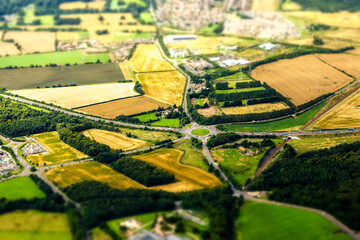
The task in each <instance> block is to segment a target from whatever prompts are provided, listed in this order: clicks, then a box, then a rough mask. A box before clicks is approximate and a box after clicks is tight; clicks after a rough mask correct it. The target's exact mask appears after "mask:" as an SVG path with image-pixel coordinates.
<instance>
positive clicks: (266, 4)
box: [251, 0, 279, 11]
mask: <svg viewBox="0 0 360 240" xmlns="http://www.w3.org/2000/svg"><path fill="white" fill-rule="evenodd" d="M278 8H279V0H253V1H252V5H251V10H253V11H276V10H278Z"/></svg>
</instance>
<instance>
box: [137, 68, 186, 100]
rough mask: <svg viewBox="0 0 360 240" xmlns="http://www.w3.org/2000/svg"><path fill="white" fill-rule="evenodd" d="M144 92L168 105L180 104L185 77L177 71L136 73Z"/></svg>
mask: <svg viewBox="0 0 360 240" xmlns="http://www.w3.org/2000/svg"><path fill="white" fill-rule="evenodd" d="M136 78H137V79H138V80H139V81H140V83H141V85H142V87H143V89H144V91H145V94H146V95H147V96H150V97H152V98H155V99H157V100H159V101H161V102H164V103H168V104H170V105H174V104H176V105H177V106H180V105H181V104H182V99H183V94H184V90H185V84H186V78H185V76H183V75H182V74H181V73H180V72H178V71H170V72H159V73H142V74H136Z"/></svg>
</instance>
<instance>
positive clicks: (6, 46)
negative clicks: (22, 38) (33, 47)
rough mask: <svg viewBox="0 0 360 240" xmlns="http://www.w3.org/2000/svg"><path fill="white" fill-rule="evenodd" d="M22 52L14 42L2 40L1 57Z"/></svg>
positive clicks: (0, 45) (0, 43)
mask: <svg viewBox="0 0 360 240" xmlns="http://www.w3.org/2000/svg"><path fill="white" fill-rule="evenodd" d="M0 39H1V34H0ZM18 54H20V51H19V50H18V49H17V48H16V46H15V45H14V44H13V43H8V42H1V41H0V57H2V56H6V55H9V56H11V55H18Z"/></svg>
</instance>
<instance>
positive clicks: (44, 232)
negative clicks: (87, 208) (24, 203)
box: [0, 210, 72, 240]
mask: <svg viewBox="0 0 360 240" xmlns="http://www.w3.org/2000/svg"><path fill="white" fill-rule="evenodd" d="M0 222H1V224H0V239H4V240H5V239H6V240H18V239H21V240H69V239H72V236H71V232H70V226H69V223H68V220H67V216H66V214H63V213H48V212H39V211H34V210H19V211H14V212H10V213H5V214H2V215H0Z"/></svg>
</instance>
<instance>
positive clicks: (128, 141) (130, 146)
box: [83, 129, 152, 151]
mask: <svg viewBox="0 0 360 240" xmlns="http://www.w3.org/2000/svg"><path fill="white" fill-rule="evenodd" d="M83 134H84V135H85V136H87V137H89V138H90V139H92V140H95V141H97V142H99V143H102V144H105V145H108V146H110V148H111V149H113V150H119V149H120V150H123V151H128V150H134V149H139V148H145V147H150V146H152V144H151V143H147V142H145V141H143V140H139V139H136V138H130V137H127V136H126V135H123V134H121V133H116V132H110V131H105V130H100V129H90V130H86V131H84V132H83Z"/></svg>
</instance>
